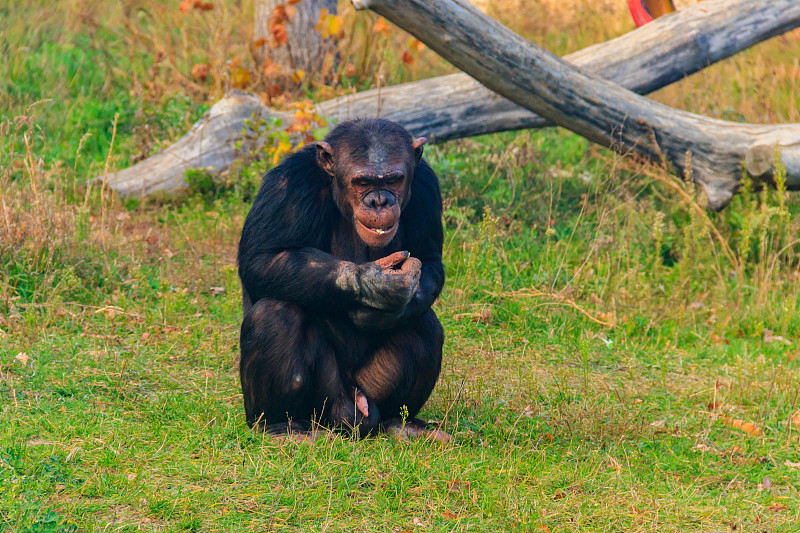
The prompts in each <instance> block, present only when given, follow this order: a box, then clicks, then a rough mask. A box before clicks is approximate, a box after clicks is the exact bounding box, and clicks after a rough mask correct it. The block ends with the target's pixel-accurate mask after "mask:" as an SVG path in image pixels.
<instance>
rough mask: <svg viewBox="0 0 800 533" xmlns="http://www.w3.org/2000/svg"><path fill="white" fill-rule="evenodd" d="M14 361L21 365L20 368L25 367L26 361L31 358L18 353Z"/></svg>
mask: <svg viewBox="0 0 800 533" xmlns="http://www.w3.org/2000/svg"><path fill="white" fill-rule="evenodd" d="M14 359H16V360H17V361H19V362H20V363H22V366H27V365H28V361H30V360H31V358H30V357H28V354H26V353H25V352H19V353H18V354H17V356H16V357H15V358H14Z"/></svg>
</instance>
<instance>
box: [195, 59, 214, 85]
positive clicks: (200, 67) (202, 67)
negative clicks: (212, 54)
mask: <svg viewBox="0 0 800 533" xmlns="http://www.w3.org/2000/svg"><path fill="white" fill-rule="evenodd" d="M210 68H211V67H210V66H209V65H208V63H197V64H196V65H195V66H193V67H192V77H193V78H194V79H196V80H198V81H205V80H206V78H208V71H209V69H210Z"/></svg>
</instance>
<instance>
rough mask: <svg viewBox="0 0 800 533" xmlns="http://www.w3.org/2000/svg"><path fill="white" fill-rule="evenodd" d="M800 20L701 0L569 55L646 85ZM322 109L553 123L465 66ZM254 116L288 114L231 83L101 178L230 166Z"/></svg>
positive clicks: (785, 3) (466, 121) (796, 11)
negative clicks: (205, 107) (173, 135)
mask: <svg viewBox="0 0 800 533" xmlns="http://www.w3.org/2000/svg"><path fill="white" fill-rule="evenodd" d="M798 26H800V3H798V2H796V1H794V0H705V1H704V2H703V3H702V4H695V5H692V6H689V7H687V8H685V9H682V10H680V11H679V12H677V13H674V14H672V15H670V16H666V17H661V18H659V19H658V20H656V21H654V22H652V23H650V24H648V25H646V26H644V27H642V28H639V29H637V30H635V31H632V32H630V33H628V34H626V35H623V36H621V37H618V38H617V39H613V40H611V41H608V42H605V43H602V44H597V45H594V46H591V47H588V48H586V49H584V50H581V51H579V52H576V53H574V54H570V55H568V56H566V57H565V59H567V60H568V61H570V62H572V63H574V64H576V65H579V66H582V67H584V68H586V69H590V70H594V71H595V72H597V73H598V74H599V75H600V76H603V77H606V78H608V79H610V80H613V81H615V82H616V83H619V84H621V85H624V86H625V87H628V88H630V89H631V90H634V91H637V92H642V93H647V92H650V91H653V90H656V89H658V88H660V87H663V86H665V85H668V84H670V83H673V82H675V81H677V80H679V79H682V78H683V77H685V76H687V75H689V74H692V73H694V72H697V71H698V70H701V69H702V68H704V67H706V66H708V65H710V64H712V63H714V62H716V61H719V60H721V59H724V58H726V57H729V56H730V55H732V54H734V53H736V52H738V51H740V50H743V49H745V48H747V47H749V46H752V45H753V44H756V43H758V42H760V41H763V40H765V39H768V38H770V37H773V36H775V35H779V34H781V33H783V32H785V31H788V30H790V29H793V28H796V27H798ZM506 31H507V30H506ZM480 46H482V45H480ZM317 109H318V112H319V113H320V114H321V115H322V116H324V117H326V118H329V119H333V120H346V119H349V118H352V117H355V116H377V115H378V112H379V109H380V114H381V116H383V117H384V118H387V119H389V120H393V121H395V122H398V123H400V124H402V125H404V126H405V127H406V128H408V129H409V130H410V131H411V132H412V133H413V134H414V135H423V136H426V137H428V138H429V139H431V140H433V141H434V142H441V141H444V140H448V139H454V138H460V137H467V136H471V135H479V134H483V133H493V132H498V131H506V130H513V129H524V128H538V127H543V126H547V125H549V123H548V121H547V120H545V119H543V118H541V117H539V116H537V115H536V114H534V113H532V112H531V111H528V110H527V109H524V108H522V107H520V106H518V105H517V104H515V103H513V102H511V101H509V100H507V99H505V98H503V97H502V96H499V95H497V94H495V93H494V92H492V91H491V90H489V89H487V88H485V87H484V86H482V85H481V84H480V83H478V82H476V81H475V80H473V79H472V78H470V77H469V76H467V75H466V74H452V75H448V76H440V77H438V78H431V79H428V80H423V81H419V82H412V83H405V84H402V85H397V86H394V87H386V88H383V89H381V90H380V91H378V90H372V91H365V92H362V93H358V94H355V95H351V96H343V97H340V98H335V99H333V100H328V101H326V102H322V103H320V104H319V105H318V106H317ZM253 117H257V118H259V117H260V118H266V117H279V118H283V119H284V120H285V121H288V120H291V115H290V114H289V113H282V112H277V111H273V110H269V109H267V108H266V107H264V106H263V105H262V104H261V102H260V101H259V100H258V99H257V98H256V97H254V96H250V95H247V94H244V93H240V92H234V93H232V94H230V95H228V96H227V97H226V98H224V99H222V100H220V101H219V102H218V103H217V104H215V105H214V107H212V109H211V110H210V111H209V112H208V113H207V114H206V116H204V117H203V118H202V119H201V120H200V121H198V122H197V124H195V126H194V127H193V128H192V130H191V131H190V132H189V133H187V134H186V135H185V136H184V137H183V138H181V139H180V140H179V141H178V142H176V143H175V144H174V145H172V146H171V147H169V148H167V149H166V150H165V151H164V152H162V153H160V154H157V155H155V156H153V157H150V158H148V159H146V160H144V161H142V162H140V163H138V164H136V165H134V166H132V167H130V168H127V169H125V170H122V171H119V172H117V173H116V174H113V175H109V176H106V177H105V179H107V181H108V184H109V185H110V186H111V187H112V188H114V189H115V190H116V191H117V192H118V193H120V194H122V195H127V196H131V195H133V196H136V195H139V194H142V195H145V194H149V193H151V192H155V191H165V190H173V189H179V188H181V187H183V186H184V181H183V176H184V174H185V172H186V170H188V169H190V168H198V167H200V168H207V167H210V168H213V169H215V170H216V171H224V170H226V169H227V168H229V167H230V165H231V163H232V162H233V160H234V158H235V157H236V150H235V148H234V146H235V144H236V143H237V142H240V141H242V140H243V139H245V137H246V136H245V135H244V130H245V125H246V120H248V119H250V118H253ZM251 136H252V135H251ZM256 145H258V143H256ZM762 155H763V154H762ZM762 159H763V158H762Z"/></svg>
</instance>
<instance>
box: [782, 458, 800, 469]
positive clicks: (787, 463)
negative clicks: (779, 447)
mask: <svg viewBox="0 0 800 533" xmlns="http://www.w3.org/2000/svg"><path fill="white" fill-rule="evenodd" d="M783 464H784V466H788V467H789V468H800V462H797V463H793V462H791V461H790V460H789V459H786V460H785V461H784V462H783Z"/></svg>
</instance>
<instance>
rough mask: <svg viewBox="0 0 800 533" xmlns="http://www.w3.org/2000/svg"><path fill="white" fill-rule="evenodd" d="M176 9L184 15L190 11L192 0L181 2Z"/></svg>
mask: <svg viewBox="0 0 800 533" xmlns="http://www.w3.org/2000/svg"><path fill="white" fill-rule="evenodd" d="M178 9H179V10H180V12H181V13H186V12H187V11H189V10H190V9H192V0H183V2H181V5H180V7H179V8H178Z"/></svg>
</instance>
